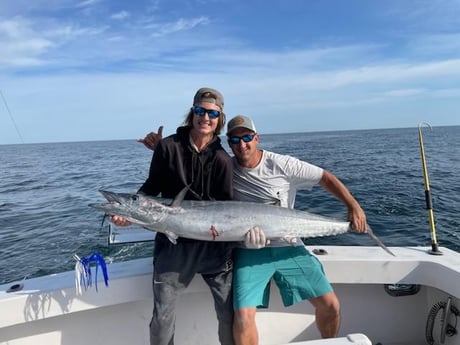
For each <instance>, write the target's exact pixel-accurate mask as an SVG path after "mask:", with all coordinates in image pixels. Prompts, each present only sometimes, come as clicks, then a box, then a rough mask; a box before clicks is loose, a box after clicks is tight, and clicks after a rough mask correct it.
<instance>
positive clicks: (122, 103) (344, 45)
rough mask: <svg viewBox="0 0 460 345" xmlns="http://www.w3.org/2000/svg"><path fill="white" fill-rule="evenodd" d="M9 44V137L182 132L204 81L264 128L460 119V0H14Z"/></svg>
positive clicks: (9, 9)
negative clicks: (162, 130)
mask: <svg viewBox="0 0 460 345" xmlns="http://www.w3.org/2000/svg"><path fill="white" fill-rule="evenodd" d="M0 47H1V48H0V91H1V92H2V95H3V98H4V100H5V101H6V104H5V102H3V99H0V144H14V143H21V142H25V143H34V142H59V141H83V140H106V139H135V138H138V137H143V136H144V134H145V133H147V131H150V130H156V129H157V128H158V126H159V125H160V124H161V125H164V126H165V134H170V133H172V132H174V131H175V128H176V127H177V126H178V125H180V124H181V122H182V121H183V118H184V115H185V113H186V112H187V111H188V109H189V107H190V105H191V101H192V98H193V94H194V93H195V91H196V90H197V89H198V88H199V87H202V86H209V87H214V88H217V89H219V90H220V91H221V92H222V93H223V94H224V97H225V100H226V106H225V112H226V113H227V115H228V116H229V117H232V116H234V115H237V114H244V115H247V116H250V117H252V118H253V119H254V120H255V122H256V125H257V127H258V130H259V132H261V133H287V132H309V131H326V130H347V129H368V128H395V127H416V126H417V125H418V124H419V123H420V122H422V121H425V122H428V123H430V124H431V125H432V126H438V125H459V124H460V116H459V109H460V1H459V0H417V1H415V0H385V1H372V0H348V1H344V0H321V1H313V0H311V1H307V0H197V1H195V0H191V1H187V0H186V1H176V0H155V1H137V0H132V1H120V0H118V1H116V0H86V1H70V0H34V1H30V0H3V1H1V2H0ZM6 105H7V106H8V107H7V106H6ZM8 108H9V111H8Z"/></svg>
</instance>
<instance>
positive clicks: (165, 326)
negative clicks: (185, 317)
mask: <svg viewBox="0 0 460 345" xmlns="http://www.w3.org/2000/svg"><path fill="white" fill-rule="evenodd" d="M172 275H174V276H177V274H176V273H172ZM160 276H161V277H163V278H164V277H165V276H166V274H162V275H160ZM168 280H169V279H160V278H159V277H158V276H155V275H154V281H153V296H154V297H153V298H154V299H153V315H152V320H151V322H150V344H151V345H173V344H174V331H175V323H176V301H177V298H178V297H179V296H180V294H181V293H182V291H183V289H184V288H185V287H184V286H181V287H179V286H177V285H176V284H170V282H169V281H168Z"/></svg>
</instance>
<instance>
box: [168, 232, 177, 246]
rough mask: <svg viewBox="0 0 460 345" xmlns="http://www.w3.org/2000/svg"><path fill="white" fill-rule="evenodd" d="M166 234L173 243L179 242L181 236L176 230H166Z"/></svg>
mask: <svg viewBox="0 0 460 345" xmlns="http://www.w3.org/2000/svg"><path fill="white" fill-rule="evenodd" d="M164 234H165V235H166V237H167V238H168V240H170V241H171V243H173V244H177V239H178V238H179V236H177V235H176V234H175V233H174V232H172V231H165V233H164Z"/></svg>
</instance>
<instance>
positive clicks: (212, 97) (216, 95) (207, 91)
mask: <svg viewBox="0 0 460 345" xmlns="http://www.w3.org/2000/svg"><path fill="white" fill-rule="evenodd" d="M201 102H208V103H213V104H215V105H217V106H219V107H220V109H222V110H223V109H224V96H222V94H221V93H220V92H219V91H217V90H216V89H211V88H209V87H202V88H201V89H199V90H198V91H197V92H196V94H195V97H193V105H196V104H197V103H201Z"/></svg>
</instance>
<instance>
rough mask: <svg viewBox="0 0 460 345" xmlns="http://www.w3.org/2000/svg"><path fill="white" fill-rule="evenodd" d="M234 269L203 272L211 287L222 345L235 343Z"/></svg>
mask: <svg viewBox="0 0 460 345" xmlns="http://www.w3.org/2000/svg"><path fill="white" fill-rule="evenodd" d="M232 273H233V272H232V269H231V265H230V266H229V269H228V270H226V271H223V272H220V273H217V274H206V275H205V274H203V279H204V280H205V282H206V283H207V284H208V286H209V288H210V289H211V293H212V296H213V298H214V308H215V310H216V314H217V321H218V325H219V328H218V334H219V341H220V343H221V345H234V344H235V342H234V341H233V332H232V328H233V290H232V276H233V274H232Z"/></svg>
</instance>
